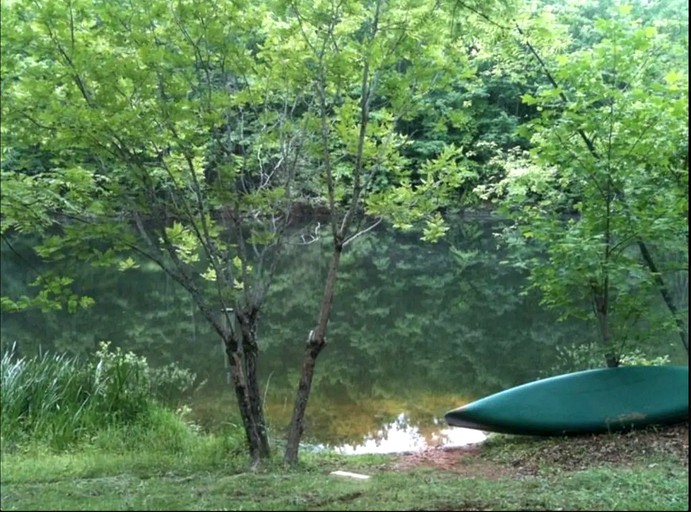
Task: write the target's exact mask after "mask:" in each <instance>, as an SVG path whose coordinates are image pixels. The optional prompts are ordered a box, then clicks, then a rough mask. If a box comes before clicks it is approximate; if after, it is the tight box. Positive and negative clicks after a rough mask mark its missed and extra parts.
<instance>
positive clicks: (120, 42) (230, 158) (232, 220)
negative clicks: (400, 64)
mask: <svg viewBox="0 0 691 512" xmlns="http://www.w3.org/2000/svg"><path fill="white" fill-rule="evenodd" d="M3 11H4V12H3V24H4V26H5V27H11V30H3V45H2V77H3V78H2V79H3V93H2V94H3V101H2V135H3V173H2V176H3V192H4V194H3V202H2V216H3V227H2V230H3V237H5V236H6V235H9V234H11V233H12V232H13V231H38V232H43V233H46V234H47V235H48V236H47V238H46V239H45V241H44V242H43V243H42V244H41V245H40V246H38V247H37V248H36V251H37V252H38V254H39V255H40V256H42V257H44V258H46V259H52V260H59V259H61V258H77V259H79V260H80V261H83V262H85V263H87V264H91V265H95V266H107V265H115V266H119V267H120V268H121V269H122V270H126V269H127V268H131V267H134V266H136V265H138V264H139V263H138V261H137V259H135V258H138V257H143V258H145V259H148V260H151V261H154V262H155V263H156V264H157V265H158V266H159V267H160V268H162V269H163V270H164V271H165V272H166V273H168V275H170V276H171V278H172V279H174V280H175V281H176V282H177V283H178V284H179V285H180V286H182V287H183V288H184V289H185V290H186V291H187V292H188V293H189V294H190V296H191V297H192V298H193V300H194V302H195V303H196V305H197V307H198V308H199V309H200V311H201V312H202V314H203V316H204V317H205V318H206V320H207V321H208V322H209V324H210V325H211V326H212V327H213V329H214V330H215V331H216V332H217V333H218V335H219V336H220V337H221V339H222V340H223V343H224V346H225V348H226V355H227V359H228V362H229V365H230V368H231V374H232V378H233V387H234V390H235V394H236V397H237V401H238V406H239V409H240V413H241V417H242V421H243V425H244V427H245V432H246V436H247V442H248V447H249V453H250V456H251V459H252V461H253V463H257V462H258V461H259V460H261V459H263V458H266V457H268V456H269V454H270V449H269V448H270V447H269V442H268V436H267V432H266V426H265V420H264V413H263V405H262V401H261V395H260V393H259V386H258V380H257V357H258V349H257V338H256V332H257V323H258V318H259V312H260V309H261V306H262V303H263V300H264V297H265V295H266V291H267V288H268V286H269V285H270V281H271V276H272V272H273V269H274V267H275V265H276V263H277V261H278V258H279V256H280V244H281V240H282V237H283V235H284V232H285V229H286V226H287V225H288V224H289V222H290V209H291V204H292V202H293V198H294V191H293V187H294V186H296V185H295V183H296V181H295V176H296V174H297V170H298V169H299V168H300V167H301V166H302V165H303V163H304V162H303V160H302V159H301V147H302V144H303V142H304V138H305V136H304V127H303V126H302V125H301V124H300V119H299V117H297V116H295V115H293V113H294V112H295V111H296V109H298V108H302V107H303V106H304V103H305V101H307V102H309V99H305V98H304V96H303V95H301V94H300V92H299V90H296V89H291V87H294V86H295V85H296V82H295V81H284V80H283V77H282V73H284V69H283V68H281V67H276V66H272V65H271V63H270V62H269V61H268V60H267V59H264V58H262V57H261V56H260V55H258V52H257V47H258V45H259V44H260V42H261V40H262V39H263V38H265V36H266V34H265V33H263V32H262V29H261V26H260V28H259V30H257V27H256V25H255V23H254V22H255V21H256V20H257V19H259V20H262V19H263V18H264V16H265V15H266V10H265V8H264V7H263V6H261V5H254V4H252V3H247V2H225V1H219V2H213V3H203V4H199V3H196V2H179V3H176V4H169V3H168V2H163V1H161V2H159V1H156V0H154V1H147V2H131V3H128V4H127V5H120V4H117V5H115V4H108V3H99V4H93V3H91V2H79V1H75V2H70V3H63V2H56V1H46V2H41V3H35V2H13V3H12V5H11V7H8V6H4V8H3ZM37 148H38V149H39V150H40V151H41V152H42V154H44V155H48V162H49V164H48V165H47V167H46V168H45V169H39V170H37V169H36V168H35V167H32V166H31V162H29V161H28V160H29V159H30V158H33V155H34V154H35V151H36V149H37ZM9 156H12V157H13V159H14V160H13V161H10V160H9ZM8 167H9V168H8ZM27 168H29V169H31V171H32V172H31V173H27V172H25V169H27ZM6 186H7V187H8V188H5V187H6ZM34 191H39V192H40V193H39V194H34ZM25 212H29V213H25ZM37 212H38V213H37ZM67 284H69V283H67ZM57 291H59V290H57ZM3 305H4V306H8V307H12V306H14V307H22V304H17V303H12V301H10V300H5V301H4V303H3ZM24 305H26V304H24Z"/></svg>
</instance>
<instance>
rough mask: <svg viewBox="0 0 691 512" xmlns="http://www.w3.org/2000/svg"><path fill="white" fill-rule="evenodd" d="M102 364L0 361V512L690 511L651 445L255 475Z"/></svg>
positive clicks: (216, 440) (548, 444)
mask: <svg viewBox="0 0 691 512" xmlns="http://www.w3.org/2000/svg"><path fill="white" fill-rule="evenodd" d="M99 354H100V355H99V358H98V360H97V362H96V363H95V364H92V365H88V364H87V365H80V364H79V363H78V362H77V361H75V360H70V359H67V358H64V357H61V356H51V357H41V358H34V359H31V360H23V359H19V360H17V359H13V358H11V357H9V356H8V357H3V359H2V378H3V380H2V462H1V471H0V480H1V481H2V487H1V488H0V493H1V494H0V508H1V509H2V510H603V509H604V510H688V452H687V453H686V454H685V456H686V459H685V460H684V454H683V452H681V451H680V450H679V446H680V445H679V444H678V443H677V444H675V443H671V444H669V446H668V444H667V443H666V440H667V439H669V438H668V437H665V436H657V432H648V433H644V434H641V436H629V435H621V436H617V435H609V436H600V437H598V438H597V439H595V438H592V439H590V438H581V439H571V440H564V439H549V440H539V441H538V440H535V439H526V438H512V437H507V436H492V437H491V438H490V439H489V440H488V441H487V442H486V443H485V444H484V445H483V446H482V448H481V449H480V450H479V451H478V452H476V453H474V454H472V455H467V456H464V457H460V455H459V458H458V459H455V460H453V464H452V465H451V468H450V469H445V468H443V467H435V468H430V467H423V466H419V465H418V466H412V467H411V466H401V465H400V464H399V463H400V460H399V459H397V458H396V457H395V456H384V455H359V456H347V455H339V454H335V453H325V452H321V453H310V452H308V451H306V450H305V451H303V452H302V456H301V461H300V464H299V465H297V466H296V467H286V466H284V465H283V464H282V463H281V461H280V455H281V454H280V448H279V447H280V444H281V442H280V440H275V442H274V446H275V451H276V458H275V459H273V460H270V461H266V462H265V463H264V464H263V465H262V466H261V467H260V468H259V469H256V470H250V469H249V465H248V459H247V453H246V449H245V446H244V433H243V432H242V430H241V429H240V428H239V427H237V426H233V424H232V423H229V424H228V425H227V426H226V427H225V430H223V431H219V432H214V433H203V432H201V431H200V429H199V428H197V427H196V426H195V425H194V424H191V423H190V422H189V421H187V419H186V418H185V414H184V413H181V412H180V411H177V412H174V411H172V410H170V409H168V408H165V407H163V406H162V405H160V404H159V403H157V402H156V401H153V400H151V399H150V398H149V396H150V388H149V387H148V386H147V385H145V384H146V369H147V367H146V364H145V362H144V361H141V360H139V359H136V358H134V357H133V356H130V355H127V354H121V353H119V352H116V353H115V354H109V353H107V351H106V350H105V349H104V350H102V351H101V352H99ZM140 370H141V373H139V372H140ZM128 411H129V412H128ZM123 412H124V413H127V414H124V413H123ZM133 412H134V413H136V414H130V413H133ZM675 439H676V438H675ZM686 443H687V444H686V445H685V446H686V449H687V450H688V448H687V447H688V438H687V441H686ZM681 446H684V445H683V444H682V445H681ZM406 467H408V469H405V468H406ZM337 469H338V470H346V471H352V472H357V473H365V474H368V475H371V478H370V479H369V480H367V481H357V480H345V479H343V478H339V477H335V476H332V475H330V473H331V472H332V471H334V470H337Z"/></svg>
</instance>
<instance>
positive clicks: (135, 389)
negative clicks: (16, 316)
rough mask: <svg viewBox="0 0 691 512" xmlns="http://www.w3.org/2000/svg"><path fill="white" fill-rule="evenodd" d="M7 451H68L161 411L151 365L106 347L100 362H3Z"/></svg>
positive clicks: (45, 357) (50, 358)
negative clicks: (34, 447)
mask: <svg viewBox="0 0 691 512" xmlns="http://www.w3.org/2000/svg"><path fill="white" fill-rule="evenodd" d="M0 376H1V377H2V386H0V389H1V393H2V394H1V400H2V402H1V408H2V409H1V412H2V417H1V420H2V444H3V450H5V449H11V448H12V447H13V446H16V445H20V444H23V443H27V442H30V441H33V442H35V441H42V442H44V443H46V444H48V445H49V446H51V447H53V448H56V449H64V448H66V447H68V446H69V445H71V444H73V443H76V442H78V441H81V440H84V439H89V438H91V437H92V436H94V435H95V434H96V433H97V432H99V431H101V430H103V429H104V428H108V427H115V426H122V425H130V424H134V423H136V422H138V421H142V420H143V419H145V418H146V417H147V416H148V415H149V413H150V412H151V409H152V407H155V402H154V400H153V397H152V395H151V390H150V388H151V379H150V373H149V368H148V364H147V362H146V360H145V359H144V358H141V357H137V356H135V355H134V354H132V353H131V352H128V353H123V352H121V351H120V349H118V350H116V351H111V350H110V348H109V345H108V344H107V343H103V344H102V345H101V348H100V349H99V351H98V352H97V353H96V354H95V357H94V358H92V359H90V360H81V359H79V358H75V357H69V356H65V355H58V354H41V355H39V356H35V357H32V358H28V359H27V358H24V357H16V356H15V354H14V347H13V349H12V350H10V351H9V352H6V353H4V354H3V355H2V359H1V360H0Z"/></svg>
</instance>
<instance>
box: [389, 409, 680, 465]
mask: <svg viewBox="0 0 691 512" xmlns="http://www.w3.org/2000/svg"><path fill="white" fill-rule="evenodd" d="M488 442H491V441H487V442H486V443H488ZM513 442H516V443H517V446H519V444H520V448H518V449H516V450H512V449H511V448H510V444H511V443H513ZM497 448H499V447H497V446H495V447H491V446H485V445H484V444H483V443H481V444H477V445H469V446H466V447H458V448H430V449H427V450H425V451H422V452H417V453H408V454H402V455H401V456H400V457H399V458H398V460H397V461H396V462H395V463H394V465H393V466H394V469H398V470H405V469H410V468H412V467H416V466H427V467H433V468H437V469H442V470H445V471H453V472H457V473H462V474H464V475H467V476H476V477H484V478H502V477H507V476H509V477H516V478H520V477H524V476H530V475H535V474H536V473H537V472H538V470H539V468H540V467H541V466H543V465H547V466H549V467H552V468H559V469H563V470H567V471H574V470H580V469H587V468H592V467H596V466H599V465H602V464H617V465H628V464H631V463H633V462H635V461H640V460H641V459H642V458H643V459H645V458H648V457H649V458H650V459H654V457H655V456H656V455H661V454H668V455H672V456H674V457H678V459H679V460H680V462H681V463H682V464H683V465H685V466H686V467H688V465H689V423H688V422H686V423H683V424H678V425H674V426H668V427H660V428H650V429H646V430H639V431H632V432H628V433H622V434H601V435H590V436H578V437H568V438H547V439H545V438H527V439H526V438H523V439H519V438H518V437H517V436H511V437H510V438H509V439H508V443H507V444H506V445H505V447H504V448H500V449H497Z"/></svg>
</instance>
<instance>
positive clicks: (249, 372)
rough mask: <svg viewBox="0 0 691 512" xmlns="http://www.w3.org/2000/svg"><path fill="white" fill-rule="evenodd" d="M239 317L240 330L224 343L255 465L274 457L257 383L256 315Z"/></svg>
mask: <svg viewBox="0 0 691 512" xmlns="http://www.w3.org/2000/svg"><path fill="white" fill-rule="evenodd" d="M236 318H237V320H238V323H239V324H240V329H239V331H238V332H233V331H232V330H230V329H228V330H227V331H226V334H225V336H224V338H223V342H224V345H225V351H226V356H227V358H228V365H229V366H230V375H231V379H232V383H233V389H234V390H235V396H236V398H237V401H238V408H239V410H240V417H241V419H242V424H243V427H244V429H245V436H246V439H247V446H248V448H249V454H250V459H251V463H252V465H253V466H256V465H258V464H259V463H260V462H261V461H262V460H264V459H268V458H269V457H270V456H271V451H270V447H269V440H268V436H267V432H266V422H265V420H264V408H263V404H262V400H261V394H260V393H259V384H258V380H259V379H258V374H257V354H258V351H257V343H256V315H251V314H250V315H245V314H243V313H237V314H236Z"/></svg>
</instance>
